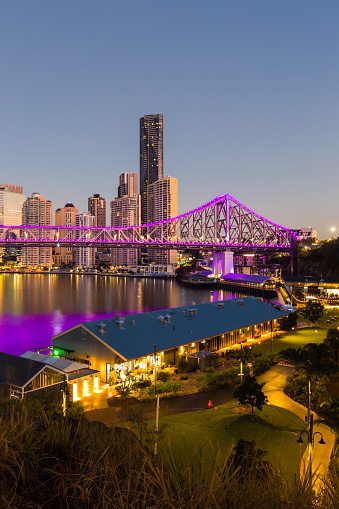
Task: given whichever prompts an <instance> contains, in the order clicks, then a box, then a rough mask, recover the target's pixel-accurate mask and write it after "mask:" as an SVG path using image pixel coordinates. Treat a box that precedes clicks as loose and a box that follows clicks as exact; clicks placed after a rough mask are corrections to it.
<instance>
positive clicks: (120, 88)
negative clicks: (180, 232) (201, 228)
mask: <svg viewBox="0 0 339 509" xmlns="http://www.w3.org/2000/svg"><path fill="white" fill-rule="evenodd" d="M338 26H339V2H338V1H337V0H333V1H331V0H322V1H321V0H319V1H313V0H275V1H272V0H209V1H208V2H207V1H206V0H204V1H202V0H143V1H141V0H123V1H118V0H99V1H96V2H94V0H91V1H89V0H49V1H46V0H30V1H27V0H0V48H1V49H0V65H1V78H0V97H1V99H0V181H1V182H8V183H12V184H19V185H23V186H24V193H25V194H26V195H27V196H28V195H30V194H31V193H32V192H34V191H38V192H40V193H41V194H43V195H44V196H45V198H47V199H50V200H52V202H53V210H55V209H56V208H58V207H62V206H64V205H65V203H66V202H67V201H72V202H73V203H74V205H75V206H76V207H77V208H78V209H79V211H80V212H83V211H85V210H87V198H88V197H89V196H91V195H92V194H93V193H100V194H101V195H102V196H104V197H105V198H106V200H107V201H108V202H109V201H110V200H112V199H113V198H115V197H116V195H117V185H118V175H119V174H120V173H122V172H124V171H137V172H138V171H139V117H141V116H143V115H145V114H150V113H163V114H164V166H165V172H164V173H165V175H171V176H173V177H176V178H178V185H179V213H182V212H185V211H188V210H190V209H192V208H194V207H196V206H198V205H201V204H203V203H205V202H207V201H209V200H211V199H213V198H214V197H215V196H218V195H221V194H225V193H230V194H231V195H232V196H234V197H235V198H236V199H237V200H239V201H241V202H242V203H244V204H245V205H247V206H248V207H249V208H251V209H254V210H255V211H256V212H258V213H259V214H261V215H263V216H264V217H266V218H268V219H270V220H273V221H275V222H277V223H279V224H282V225H284V226H286V227H294V228H297V227H304V226H313V227H315V228H316V230H317V232H318V236H319V238H321V239H323V238H326V237H328V236H329V235H330V231H329V229H330V227H332V226H336V227H337V230H338V232H339V217H338V190H339V171H338V170H339V144H338V128H339V93H338V90H339V58H338V48H339V30H338ZM337 234H338V233H337Z"/></svg>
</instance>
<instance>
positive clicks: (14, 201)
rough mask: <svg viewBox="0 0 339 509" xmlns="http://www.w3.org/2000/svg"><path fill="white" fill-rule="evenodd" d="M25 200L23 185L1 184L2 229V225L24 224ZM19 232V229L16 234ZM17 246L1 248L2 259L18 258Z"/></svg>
mask: <svg viewBox="0 0 339 509" xmlns="http://www.w3.org/2000/svg"><path fill="white" fill-rule="evenodd" d="M24 202H25V195H24V194H23V192H22V186H16V185H14V184H0V231H1V226H3V225H4V226H14V225H21V224H22V207H23V204H24ZM16 233H17V234H19V230H17V231H14V234H16ZM18 255H19V251H18V249H17V248H11V247H9V248H0V259H1V258H2V257H3V256H13V257H14V258H17V257H18Z"/></svg>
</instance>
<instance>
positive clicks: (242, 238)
mask: <svg viewBox="0 0 339 509" xmlns="http://www.w3.org/2000/svg"><path fill="white" fill-rule="evenodd" d="M293 238H294V236H293V234H292V233H291V232H290V231H289V230H288V229H287V228H284V227H283V226H279V225H277V224H275V223H273V222H272V221H269V220H267V219H264V218H263V217H261V216H259V215H258V214H256V213H255V212H254V211H252V210H250V209H248V208H247V207H245V206H244V205H242V204H241V203H240V202H238V201H237V200H235V199H234V198H233V197H232V196H231V195H229V194H225V195H223V196H219V197H217V198H215V199H214V200H212V201H211V202H209V203H207V204H206V205H203V206H201V207H199V208H197V209H195V210H192V211H191V212H187V213H186V214H182V215H181V216H178V217H175V218H172V219H169V220H167V221H162V222H159V223H152V224H147V225H138V226H130V227H126V228H111V227H108V228H96V227H92V228H86V227H75V226H31V225H30V226H29V225H23V226H2V227H1V226H0V247H1V246H15V245H17V246H24V245H27V246H34V245H35V246H52V247H58V246H60V247H61V246H65V247H66V246H93V247H98V246H100V247H102V246H106V247H119V246H124V247H135V248H137V247H142V246H147V247H155V246H156V247H158V248H167V249H168V248H173V249H183V248H192V249H203V248H206V249H208V250H222V249H226V248H238V249H241V248H263V249H282V250H287V249H289V248H290V247H291V243H292V240H293Z"/></svg>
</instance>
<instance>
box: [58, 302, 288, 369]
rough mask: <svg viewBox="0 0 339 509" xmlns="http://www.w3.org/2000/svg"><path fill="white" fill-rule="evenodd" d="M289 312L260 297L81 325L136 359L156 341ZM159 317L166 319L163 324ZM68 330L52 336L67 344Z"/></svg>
mask: <svg viewBox="0 0 339 509" xmlns="http://www.w3.org/2000/svg"><path fill="white" fill-rule="evenodd" d="M222 307H224V309H222ZM191 308H194V309H195V310H196V314H193V312H192V314H190V312H189V310H190V309H191ZM184 312H185V314H184ZM287 315H288V312H286V311H278V310H277V309H275V308H274V307H273V306H271V305H270V304H267V303H266V302H263V301H261V300H260V299H256V298H255V297H244V298H242V299H231V300H224V301H220V302H211V303H207V304H196V305H192V306H184V307H178V308H171V309H164V310H159V311H150V312H147V313H139V314H133V315H128V316H125V317H122V320H121V321H123V324H121V325H122V326H121V327H120V326H119V319H116V318H110V319H106V320H98V321H93V322H84V323H83V324H80V325H82V326H84V327H85V328H86V329H88V330H89V331H90V332H91V333H92V334H93V335H95V336H96V337H97V338H99V339H100V341H102V342H103V343H106V344H107V345H108V346H109V347H110V348H111V349H112V350H114V351H115V352H116V353H118V354H119V355H120V356H121V357H122V358H124V359H135V358H138V357H141V356H144V355H148V354H152V353H153V351H154V344H156V348H157V351H158V352H159V351H162V350H167V349H170V348H173V347H174V346H180V345H184V344H187V343H190V342H195V341H199V340H202V339H205V338H208V337H211V336H217V335H219V334H223V333H225V332H230V331H233V330H237V329H242V328H245V327H250V326H251V325H255V324H257V323H261V322H265V321H269V320H274V319H276V318H281V317H283V316H287ZM160 317H162V318H163V320H162V323H161V318H160ZM166 317H167V318H166ZM101 324H104V333H103V334H101V332H100V329H101ZM66 332H67V331H65V332H64V333H60V334H58V335H57V336H54V338H53V339H56V338H57V339H58V345H59V346H60V347H61V348H62V347H63V346H64V347H66V346H67V345H63V341H62V339H63V338H62V336H63V334H65V333H66Z"/></svg>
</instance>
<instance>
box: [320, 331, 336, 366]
mask: <svg viewBox="0 0 339 509" xmlns="http://www.w3.org/2000/svg"><path fill="white" fill-rule="evenodd" d="M324 344H325V345H328V347H329V349H330V351H331V353H332V354H333V357H334V360H335V362H336V363H339V330H338V329H337V328H334V327H332V328H331V329H328V331H327V334H326V338H325V339H324Z"/></svg>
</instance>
